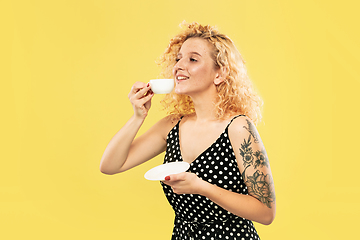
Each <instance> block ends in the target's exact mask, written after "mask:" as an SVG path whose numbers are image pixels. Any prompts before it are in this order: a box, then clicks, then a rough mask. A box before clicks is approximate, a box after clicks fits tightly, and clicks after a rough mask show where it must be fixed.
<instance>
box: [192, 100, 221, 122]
mask: <svg viewBox="0 0 360 240" xmlns="http://www.w3.org/2000/svg"><path fill="white" fill-rule="evenodd" d="M191 99H192V101H193V103H194V108H195V117H196V121H197V122H209V121H215V120H217V118H216V109H215V101H216V100H217V93H216V94H207V95H203V96H196V97H194V96H192V97H191Z"/></svg>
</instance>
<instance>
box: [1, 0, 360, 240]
mask: <svg viewBox="0 0 360 240" xmlns="http://www.w3.org/2000/svg"><path fill="white" fill-rule="evenodd" d="M358 9H359V3H358V1H346V0H345V1H320V0H304V1H285V0H282V1H280V0H273V1H256V0H254V1H248V0H247V1H245V0H238V1H235V0H234V1H230V0H223V1H209V0H203V1H196V0H192V1H188V0H183V1H174V0H161V1H149V0H132V1H119V0H117V1H116V0H112V1H110V0H93V1H90V0H87V1H85V0H81V1H77V0H75V1H74V0H63V1H47V0H43V1H41V0H31V1H25V0H23V1H21V0H10V1H1V3H0V26H1V29H0V30H1V31H0V32H1V38H0V43H1V44H0V79H1V87H0V91H1V92H0V102H1V124H0V131H1V133H0V134H1V135H0V136H1V140H0V159H1V166H0V239H89V240H90V239H170V235H171V231H172V221H173V212H172V210H171V207H170V205H169V204H168V203H167V201H166V199H165V197H164V195H163V194H162V190H161V187H160V184H159V183H158V182H152V181H147V180H145V179H144V178H143V174H144V173H145V172H146V171H147V170H148V169H150V168H151V167H153V166H156V165H158V164H160V163H162V157H163V155H161V156H159V157H157V158H155V159H153V160H152V161H150V162H148V163H146V164H144V165H142V166H139V167H137V168H135V169H133V170H131V171H129V172H126V173H124V174H120V175H115V176H107V175H104V174H101V173H100V171H99V162H100V159H101V156H102V153H103V151H104V149H105V147H106V145H107V143H108V142H109V140H110V139H111V137H112V136H113V135H114V134H115V132H117V131H118V130H119V128H120V127H122V126H123V124H124V123H125V122H126V121H127V119H128V118H129V117H130V116H131V115H132V108H131V105H130V103H129V101H128V99H127V94H128V91H129V90H130V87H131V86H132V84H133V83H134V82H135V81H143V82H147V81H148V80H149V79H152V78H156V77H157V76H158V74H159V69H158V68H157V66H156V65H155V60H156V59H157V58H158V57H159V56H160V55H161V53H162V52H163V51H164V49H165V47H166V46H167V44H168V41H169V39H170V38H171V37H172V36H174V35H175V34H176V33H177V32H178V30H179V28H178V25H179V24H180V23H181V22H182V21H183V20H186V21H187V22H192V21H197V22H200V23H204V24H211V25H216V26H218V28H219V29H220V31H221V32H223V33H225V34H227V35H228V36H230V38H232V39H233V40H234V42H235V43H236V44H237V46H238V48H239V50H240V52H241V53H242V55H243V57H244V58H245V60H246V61H247V67H248V71H249V74H250V77H251V78H252V80H253V81H254V83H255V85H256V87H257V89H258V91H259V93H260V94H261V96H262V97H263V99H264V102H265V105H264V111H263V113H264V122H263V123H261V124H260V125H259V126H258V129H259V132H260V135H261V136H262V139H263V141H264V143H265V146H266V148H267V151H268V155H269V158H270V162H271V167H272V171H273V175H274V180H275V186H276V194H277V206H278V207H277V216H276V219H275V221H274V222H273V224H271V225H270V226H262V225H259V224H256V227H257V230H258V232H259V234H260V236H261V237H262V239H348V238H354V237H355V238H356V236H357V235H358V234H357V231H356V230H357V227H358V226H357V225H358V223H359V220H358V215H359V214H360V207H359V197H360V189H359V185H358V181H359V177H358V169H359V167H360V165H359V153H358V149H359V146H358V143H359V140H358V136H359V133H360V128H359V122H360V117H359V106H358V105H359V103H360V97H359V95H360V94H359V90H360V88H359V87H360V70H359V69H360V68H359V66H360V57H359V56H360V46H359V42H360V34H359V22H360V21H359V20H360V18H359V14H358ZM160 99H161V96H155V98H154V100H153V107H152V110H151V114H150V116H149V117H148V119H147V120H146V122H145V124H144V126H143V128H142V129H141V132H144V131H145V130H146V129H147V128H148V127H149V126H151V125H152V124H153V123H155V122H156V121H157V120H158V119H160V117H162V116H163V115H164V113H163V112H161V111H160V105H159V101H160Z"/></svg>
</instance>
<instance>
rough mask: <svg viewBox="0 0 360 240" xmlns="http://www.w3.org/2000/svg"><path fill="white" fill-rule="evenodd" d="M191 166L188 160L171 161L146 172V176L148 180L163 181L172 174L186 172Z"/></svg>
mask: <svg viewBox="0 0 360 240" xmlns="http://www.w3.org/2000/svg"><path fill="white" fill-rule="evenodd" d="M189 168H190V164H189V163H187V162H170V163H165V164H162V165H159V166H156V167H154V168H152V169H150V170H149V171H147V172H146V173H145V175H144V177H145V178H146V179H147V180H153V181H162V180H165V177H166V176H168V175H170V174H177V173H181V172H185V171H186V170H188V169H189Z"/></svg>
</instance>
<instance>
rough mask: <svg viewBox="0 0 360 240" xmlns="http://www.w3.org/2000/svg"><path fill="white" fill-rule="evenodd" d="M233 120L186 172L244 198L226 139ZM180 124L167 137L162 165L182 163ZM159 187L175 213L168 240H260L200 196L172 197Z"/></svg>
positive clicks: (250, 227)
mask: <svg viewBox="0 0 360 240" xmlns="http://www.w3.org/2000/svg"><path fill="white" fill-rule="evenodd" d="M235 118H236V117H235ZM235 118H233V119H232V120H231V121H230V123H229V124H228V125H227V127H226V128H225V130H224V131H223V132H222V133H221V135H220V136H219V138H218V139H217V140H216V141H215V142H214V143H213V144H212V145H211V146H210V147H209V148H208V149H206V150H205V151H204V152H203V153H201V154H200V155H199V156H198V157H197V158H196V159H195V160H194V161H193V162H192V163H191V164H190V168H189V170H188V171H190V172H192V173H195V174H196V175H197V176H198V177H199V178H201V179H203V180H205V181H208V182H209V183H211V184H214V185H217V186H219V187H221V188H224V189H227V190H229V191H233V192H237V193H240V194H248V191H247V187H246V186H245V184H244V180H243V179H242V177H241V174H240V171H239V168H238V165H237V162H236V158H235V154H234V151H233V149H232V147H231V144H230V139H229V135H228V128H229V125H230V124H231V122H232V121H233V120H234V119H235ZM180 121H181V120H180ZM180 121H179V122H178V123H177V124H176V125H175V126H174V128H173V129H172V130H171V131H170V132H169V134H168V136H167V149H166V154H165V159H164V163H168V162H180V161H183V159H182V157H181V151H180V144H179V123H180ZM161 184H162V187H163V190H164V193H165V195H166V198H167V199H168V201H169V203H170V205H171V206H172V208H173V209H174V211H175V221H174V229H173V234H172V238H171V239H172V240H187V239H188V240H192V239H194V240H200V239H206V240H215V239H237V240H257V239H260V238H259V236H258V234H257V232H256V230H255V228H254V225H253V223H252V222H251V221H249V220H247V219H244V218H241V217H238V216H236V215H234V214H232V213H230V212H228V211H227V210H225V209H223V208H222V207H220V206H219V205H217V204H215V203H214V202H212V201H211V200H210V199H208V198H206V197H204V196H201V195H197V194H176V193H174V192H173V191H172V189H171V187H170V186H167V185H165V184H164V183H162V182H161Z"/></svg>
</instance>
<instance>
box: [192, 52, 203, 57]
mask: <svg viewBox="0 0 360 240" xmlns="http://www.w3.org/2000/svg"><path fill="white" fill-rule="evenodd" d="M190 54H195V55H199V56H200V57H202V56H201V54H200V53H198V52H191V53H190Z"/></svg>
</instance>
